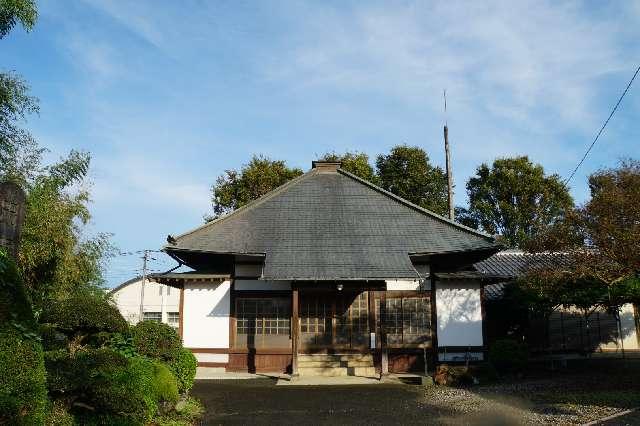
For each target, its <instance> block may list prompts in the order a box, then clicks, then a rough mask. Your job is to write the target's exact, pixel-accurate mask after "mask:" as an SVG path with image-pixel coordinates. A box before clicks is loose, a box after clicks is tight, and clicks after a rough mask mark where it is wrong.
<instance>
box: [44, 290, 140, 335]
mask: <svg viewBox="0 0 640 426" xmlns="http://www.w3.org/2000/svg"><path fill="white" fill-rule="evenodd" d="M40 321H41V322H43V323H49V324H53V325H55V326H56V327H57V328H58V329H59V330H60V331H62V332H64V333H65V334H69V335H72V334H96V333H100V332H109V333H123V332H125V331H126V330H127V329H128V324H127V322H126V321H125V319H124V318H123V317H122V315H121V314H120V312H119V311H118V308H117V307H116V306H114V305H113V304H111V303H110V302H109V301H108V300H107V299H106V298H104V297H101V296H98V295H95V294H92V293H90V292H79V293H77V294H74V295H72V296H70V297H69V298H67V299H64V300H60V301H56V302H52V303H51V304H49V305H48V306H47V307H46V308H45V309H44V310H43V312H42V317H41V319H40Z"/></svg>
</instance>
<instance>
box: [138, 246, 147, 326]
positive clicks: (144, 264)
mask: <svg viewBox="0 0 640 426" xmlns="http://www.w3.org/2000/svg"><path fill="white" fill-rule="evenodd" d="M148 260H149V250H143V255H142V284H141V285H140V318H139V321H140V322H141V321H143V320H144V285H145V281H146V280H147V261H148Z"/></svg>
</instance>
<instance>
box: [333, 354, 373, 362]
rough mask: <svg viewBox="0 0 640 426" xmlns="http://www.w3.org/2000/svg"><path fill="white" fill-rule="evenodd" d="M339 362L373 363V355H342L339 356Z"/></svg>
mask: <svg viewBox="0 0 640 426" xmlns="http://www.w3.org/2000/svg"><path fill="white" fill-rule="evenodd" d="M340 360H341V361H371V362H373V355H371V354H343V355H340Z"/></svg>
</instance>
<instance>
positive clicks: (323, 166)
mask: <svg viewBox="0 0 640 426" xmlns="http://www.w3.org/2000/svg"><path fill="white" fill-rule="evenodd" d="M341 165H342V161H322V160H317V161H313V162H312V163H311V168H313V169H318V171H319V172H335V171H337V170H338V169H339V168H340V166H341Z"/></svg>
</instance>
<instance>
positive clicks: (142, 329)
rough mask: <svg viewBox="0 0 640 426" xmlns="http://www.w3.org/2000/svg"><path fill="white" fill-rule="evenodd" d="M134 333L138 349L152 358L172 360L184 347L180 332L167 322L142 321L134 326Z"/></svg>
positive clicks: (140, 352)
mask: <svg viewBox="0 0 640 426" xmlns="http://www.w3.org/2000/svg"><path fill="white" fill-rule="evenodd" d="M132 335H133V345H134V346H135V348H136V351H137V352H138V353H139V354H140V355H144V356H148V357H150V358H154V359H158V360H161V361H171V360H173V359H175V358H176V357H177V356H178V353H179V352H180V349H182V342H181V341H180V337H179V336H178V333H176V331H175V330H174V329H173V328H172V327H170V326H168V325H167V324H162V323H159V322H155V321H142V322H139V323H138V324H136V326H135V327H133V329H132Z"/></svg>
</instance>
